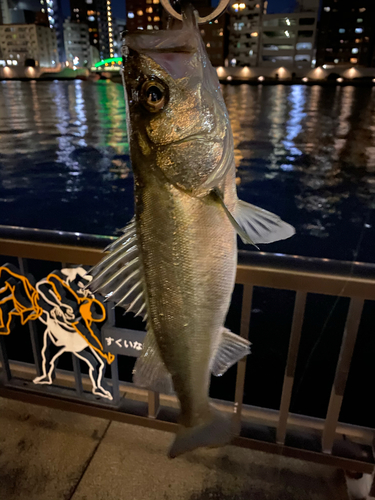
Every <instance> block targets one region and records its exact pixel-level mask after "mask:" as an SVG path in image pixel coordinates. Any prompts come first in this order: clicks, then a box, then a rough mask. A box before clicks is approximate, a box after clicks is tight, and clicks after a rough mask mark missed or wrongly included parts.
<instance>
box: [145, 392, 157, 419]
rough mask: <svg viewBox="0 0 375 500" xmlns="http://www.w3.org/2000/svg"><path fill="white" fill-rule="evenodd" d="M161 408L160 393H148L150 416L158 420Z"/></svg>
mask: <svg viewBox="0 0 375 500" xmlns="http://www.w3.org/2000/svg"><path fill="white" fill-rule="evenodd" d="M159 407H160V396H159V393H158V392H154V391H148V416H149V417H150V418H156V417H157V416H158V411H159Z"/></svg>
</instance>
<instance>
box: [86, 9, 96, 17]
mask: <svg viewBox="0 0 375 500" xmlns="http://www.w3.org/2000/svg"><path fill="white" fill-rule="evenodd" d="M87 15H88V16H95V10H88V11H87Z"/></svg>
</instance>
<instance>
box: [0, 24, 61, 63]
mask: <svg viewBox="0 0 375 500" xmlns="http://www.w3.org/2000/svg"><path fill="white" fill-rule="evenodd" d="M0 47H1V53H2V58H3V60H4V61H6V64H7V65H8V66H11V65H13V66H17V65H21V66H37V67H51V66H52V67H53V66H56V65H57V62H58V51H57V39H56V32H55V30H54V29H51V28H49V27H47V26H41V25H37V24H4V25H0Z"/></svg>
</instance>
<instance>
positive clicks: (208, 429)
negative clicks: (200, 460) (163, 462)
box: [168, 407, 239, 458]
mask: <svg viewBox="0 0 375 500" xmlns="http://www.w3.org/2000/svg"><path fill="white" fill-rule="evenodd" d="M237 427H238V426H236V425H235V423H234V422H233V420H232V419H231V418H230V417H229V416H227V415H224V414H222V413H221V412H219V411H218V410H215V409H213V408H212V407H211V415H210V418H209V420H207V421H206V422H204V423H203V424H200V425H197V426H195V427H182V428H181V429H180V430H179V431H178V432H177V434H176V437H175V440H174V442H173V444H172V446H171V448H170V450H169V453H168V456H169V458H176V457H178V456H179V455H182V454H183V453H186V452H188V451H192V450H195V449H196V448H201V447H208V448H217V447H219V446H224V445H225V444H229V443H230V441H231V440H232V439H233V438H234V437H235V436H236V435H237V434H239V429H238V428H237Z"/></svg>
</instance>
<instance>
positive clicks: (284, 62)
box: [259, 10, 318, 70]
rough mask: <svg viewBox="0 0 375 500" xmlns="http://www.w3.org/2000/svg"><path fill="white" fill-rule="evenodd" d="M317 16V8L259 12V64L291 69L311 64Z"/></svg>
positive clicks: (313, 56) (308, 66) (312, 61)
mask: <svg viewBox="0 0 375 500" xmlns="http://www.w3.org/2000/svg"><path fill="white" fill-rule="evenodd" d="M317 18H318V11H317V10H311V11H307V12H295V13H292V14H265V15H263V16H262V28H261V30H260V36H259V40H260V43H259V66H261V67H281V68H282V67H284V68H288V69H292V70H293V69H297V68H298V69H302V68H311V67H314V66H315V62H316V61H315V44H316V35H317Z"/></svg>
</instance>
